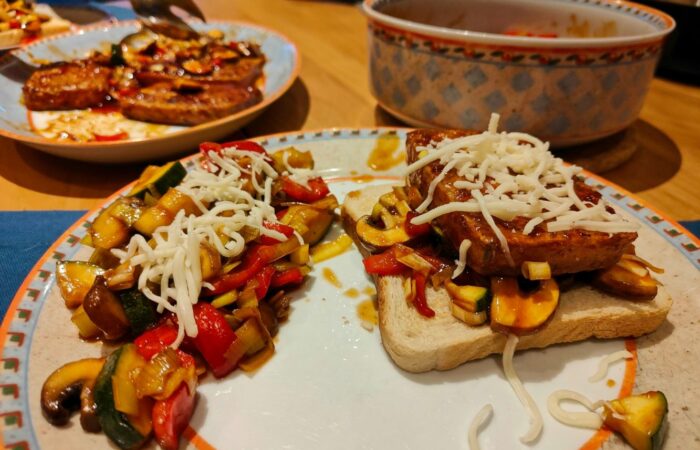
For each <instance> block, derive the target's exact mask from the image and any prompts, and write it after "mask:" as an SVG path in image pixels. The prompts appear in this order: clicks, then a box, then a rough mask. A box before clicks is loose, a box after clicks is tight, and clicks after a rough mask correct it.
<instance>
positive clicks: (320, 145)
mask: <svg viewBox="0 0 700 450" xmlns="http://www.w3.org/2000/svg"><path fill="white" fill-rule="evenodd" d="M407 131H408V130H406V129H394V128H364V129H327V130H319V131H307V132H297V133H287V134H279V135H273V136H267V137H262V138H258V139H256V140H258V141H259V142H260V143H261V144H262V145H263V146H265V147H266V148H267V149H268V150H272V151H274V150H275V149H279V148H284V147H287V146H294V147H296V148H298V149H301V150H309V151H311V152H312V154H313V156H314V160H315V162H316V169H317V170H318V171H319V172H320V173H321V174H322V175H323V176H324V177H325V178H326V179H327V181H328V182H329V186H330V188H331V191H332V192H333V193H334V194H336V196H338V198H339V200H341V201H342V199H343V198H344V196H345V195H346V194H347V193H348V192H350V191H352V190H356V189H359V188H361V187H364V186H367V185H368V184H387V183H396V182H398V181H400V179H401V178H400V176H401V171H402V164H403V163H402V162H401V159H402V158H401V156H400V155H401V152H402V151H403V142H404V139H405V136H406V133H407ZM392 153H393V156H390V155H391V154H392ZM372 155H373V156H372ZM377 156H383V158H380V159H379V160H378V159H377ZM183 162H184V164H185V166H186V167H188V168H191V167H193V165H194V164H195V163H196V156H193V157H189V158H185V159H184V160H183ZM370 166H373V167H376V168H381V169H382V170H374V169H372V168H370ZM585 177H586V180H587V182H588V183H590V184H592V185H594V186H596V187H597V188H598V189H599V190H600V191H601V192H602V194H603V196H604V197H605V198H606V199H607V200H608V201H610V202H611V203H612V204H614V205H615V206H616V207H618V208H619V209H620V210H622V211H623V212H624V213H625V214H626V215H628V216H629V217H630V218H631V219H632V220H635V221H637V222H639V223H640V224H641V228H640V231H639V234H640V238H639V239H638V246H637V249H638V253H639V254H640V255H641V256H643V257H645V258H647V259H649V260H651V261H652V262H653V263H654V264H656V265H659V266H662V267H664V268H665V269H666V272H665V273H664V274H662V275H660V276H659V278H660V281H661V282H663V283H664V285H665V286H666V289H667V290H668V292H669V293H670V294H671V296H672V297H673V298H674V307H673V308H672V310H671V313H670V315H669V317H668V320H667V321H666V322H665V323H664V324H663V325H662V327H661V328H660V329H659V330H658V331H657V332H655V333H654V334H652V335H650V336H648V337H643V338H640V339H637V340H634V339H628V340H624V339H616V340H609V341H597V340H589V341H585V342H580V343H574V344H566V345H556V346H552V347H549V348H546V349H541V350H528V351H524V352H519V353H517V354H516V357H515V367H516V370H517V371H518V373H519V375H520V377H521V379H522V380H523V382H524V385H525V387H526V388H527V389H528V391H529V392H530V393H531V394H532V395H533V397H534V398H535V401H536V403H537V404H538V405H539V407H540V409H541V411H542V415H543V418H544V430H543V433H542V436H541V437H540V438H539V439H538V440H537V441H536V442H535V444H534V445H533V446H532V447H533V448H538V449H539V448H541V449H561V448H586V449H594V448H599V447H600V446H601V445H602V444H603V443H604V442H605V443H606V445H610V446H612V448H615V447H616V446H620V448H627V447H625V445H624V444H622V443H621V440H620V439H619V438H618V437H616V436H615V435H612V434H611V433H610V432H609V431H605V430H601V431H597V432H596V431H591V430H585V429H577V428H571V427H567V426H564V425H562V424H560V423H559V422H557V421H555V420H554V419H553V418H552V417H551V416H550V415H549V414H548V413H547V409H546V402H547V397H548V396H549V394H550V393H552V392H553V391H554V390H557V389H573V390H576V391H578V392H581V393H583V394H584V395H586V396H587V397H588V398H591V399H612V398H616V397H618V396H622V395H627V394H629V393H631V392H635V393H637V392H645V391H648V390H661V391H663V392H665V393H666V395H667V397H668V399H669V409H670V413H669V419H670V421H671V427H670V432H669V435H668V436H667V444H668V446H669V447H668V448H674V447H679V448H680V447H683V444H685V443H687V442H688V441H689V440H692V436H694V434H693V433H695V431H694V430H695V428H694V426H693V421H694V420H696V419H697V412H695V411H694V408H695V405H697V404H698V400H700V398H699V394H698V391H697V389H696V386H697V383H696V379H697V377H696V374H697V373H698V370H699V369H700V367H699V364H700V362H698V360H697V358H694V357H691V356H690V355H689V354H687V353H686V349H687V348H688V344H687V343H688V342H694V340H696V339H697V332H696V331H694V330H695V329H696V327H697V325H695V328H694V327H693V325H694V320H696V319H697V317H698V316H699V314H698V312H699V311H700V306H699V305H698V302H697V299H696V298H692V296H693V292H694V290H696V289H697V288H696V286H698V285H700V271H699V270H698V269H699V268H700V261H699V260H698V257H699V253H698V252H700V242H699V241H698V240H697V239H696V238H694V237H693V236H692V235H690V234H689V233H687V232H686V231H685V230H684V229H683V228H682V227H681V226H680V225H678V224H677V223H676V222H674V221H673V220H671V219H668V218H666V217H665V216H663V215H662V214H661V213H659V212H657V211H656V210H654V209H651V208H650V207H648V206H646V205H645V204H644V203H643V202H641V201H640V200H639V199H637V198H636V197H634V196H633V195H631V194H629V193H628V192H626V191H624V190H623V189H621V188H619V187H617V186H615V185H612V184H611V183H609V182H607V181H605V180H603V179H601V178H599V177H596V176H593V175H592V174H590V173H585ZM128 189H129V186H127V187H125V188H124V189H122V190H120V191H119V192H117V193H115V194H114V195H113V196H112V197H110V198H108V199H106V200H105V204H108V203H109V202H110V201H112V200H113V199H114V198H116V197H117V196H118V195H122V194H124V193H125V192H127V191H128ZM97 212H98V211H97V210H96V211H92V212H89V213H88V214H86V215H85V217H83V218H81V219H80V220H79V221H78V222H76V223H75V224H74V225H73V226H72V227H70V228H69V229H68V230H66V232H65V233H64V234H63V236H61V237H60V238H59V239H58V240H57V241H56V243H55V244H54V245H53V246H52V247H51V248H50V249H49V250H48V251H47V253H46V254H45V255H44V256H43V257H42V258H41V259H40V260H39V261H38V262H37V264H36V266H35V267H34V269H33V270H32V271H31V272H30V273H29V274H28V276H27V278H26V280H25V281H24V283H23V284H22V286H21V288H20V289H19V291H18V292H17V294H16V296H15V298H14V300H13V302H12V304H11V306H10V309H9V311H8V313H7V315H6V317H5V319H4V321H3V324H2V328H1V330H0V338H1V339H2V343H3V344H2V356H1V359H2V361H0V368H1V369H2V371H1V372H0V385H2V390H1V391H0V393H1V395H2V397H0V421H2V423H3V429H2V434H1V435H0V437H1V438H2V440H3V443H4V446H5V447H6V448H17V449H19V448H29V449H38V448H47V449H48V448H56V446H55V443H56V442H59V441H60V442H61V443H63V448H95V449H97V448H110V445H109V443H108V441H107V438H106V437H105V436H104V435H103V434H86V433H84V432H83V431H82V429H81V428H80V426H79V425H78V421H77V417H74V418H73V419H72V421H71V425H70V426H67V427H62V428H56V427H52V426H51V425H49V424H48V423H47V422H46V421H45V420H44V418H43V417H42V415H41V410H40V405H39V393H40V389H41V385H42V383H43V381H44V380H45V378H46V377H47V376H48V375H49V374H50V373H51V372H52V371H53V370H55V369H56V368H57V367H59V366H60V365H62V364H64V363H66V362H68V361H72V360H75V359H78V358H82V357H91V356H99V355H101V354H104V353H105V351H106V349H105V348H103V347H102V345H101V344H100V343H97V342H85V341H81V340H80V339H79V338H78V337H77V333H76V331H75V329H74V327H73V325H72V324H71V323H70V321H69V319H70V312H69V311H68V310H67V309H66V308H65V307H64V306H63V301H62V300H61V299H60V296H59V294H58V292H57V288H56V286H55V275H54V271H55V264H56V261H60V260H66V259H83V258H85V257H87V256H88V255H89V253H90V249H88V248H86V247H83V246H82V245H81V244H80V243H79V241H80V239H81V237H82V236H84V235H85V233H86V229H87V226H88V224H89V222H90V220H91V219H92V218H94V217H95V216H96V214H97ZM341 233H343V231H342V229H341V228H340V226H339V225H338V224H336V225H334V227H333V228H332V230H331V234H330V236H329V237H328V238H327V239H333V238H335V237H337V236H338V235H340V234H341ZM361 261H362V258H361V256H360V254H359V252H358V251H357V250H356V249H355V248H354V247H351V248H349V249H348V250H347V251H346V252H344V253H342V254H340V255H338V256H336V257H334V258H332V259H329V260H326V261H323V262H320V263H318V264H316V265H315V266H314V268H313V271H312V272H311V274H310V279H309V280H307V282H306V283H305V285H304V287H303V288H302V289H300V290H298V291H296V292H294V295H293V297H294V301H293V302H292V310H291V314H290V318H289V320H288V321H287V322H286V323H284V324H283V325H282V326H281V328H280V332H279V335H278V337H277V338H276V354H275V356H274V357H273V358H272V359H271V360H270V361H268V362H267V363H266V364H265V365H264V366H263V367H262V368H261V369H259V370H258V371H257V372H255V373H253V374H248V373H242V372H240V371H237V372H234V373H232V374H231V375H229V376H228V377H226V378H224V379H221V380H215V379H213V378H212V377H211V376H207V377H206V378H205V379H203V380H202V381H201V384H200V385H199V386H198V388H197V392H198V400H197V405H196V408H195V414H194V416H193V418H192V420H191V422H190V426H189V427H188V429H187V431H186V432H185V438H184V439H183V444H182V445H183V446H187V447H190V448H198V449H209V448H222V449H223V448H265V449H267V448H303V449H327V448H334V449H356V448H392V449H393V448H402V449H403V448H415V449H424V448H455V449H466V448H468V442H467V428H468V426H469V423H470V422H471V420H472V418H473V417H474V416H475V414H476V413H477V411H479V409H481V407H482V406H483V405H484V404H485V403H491V404H492V405H493V407H494V416H493V417H492V419H491V420H490V422H489V423H488V424H487V425H486V426H485V428H484V429H483V430H482V431H481V433H480V435H479V440H480V443H481V446H482V448H518V447H519V446H520V443H519V440H518V438H519V436H521V435H522V434H524V433H525V431H526V430H527V428H528V417H527V415H526V413H525V412H524V410H523V408H522V407H521V405H520V404H519V402H518V400H517V399H516V397H515V396H514V395H513V393H512V391H511V388H510V386H509V385H508V383H507V381H506V380H505V377H504V375H503V371H502V368H501V364H500V358H498V357H488V358H485V359H483V360H480V361H474V362H470V363H467V364H464V365H462V366H460V367H458V368H456V369H453V370H450V371H446V372H429V373H424V374H412V373H408V372H404V371H402V370H401V369H399V368H398V367H396V366H395V365H394V364H393V363H392V361H391V359H390V358H389V357H388V356H387V354H386V353H385V352H384V349H383V347H382V345H381V337H380V335H379V332H378V329H377V327H376V325H374V326H372V321H373V317H372V311H373V306H372V305H373V303H372V302H373V299H374V296H375V292H374V288H373V285H372V282H371V280H370V279H369V278H368V277H367V276H366V275H365V274H364V272H363V270H362V263H361ZM622 349H627V350H629V351H631V352H632V353H633V354H634V358H632V359H629V360H626V361H624V362H623V361H618V362H616V363H614V364H612V365H611V366H610V370H609V372H608V374H607V376H606V378H605V379H604V380H602V381H600V382H597V383H590V382H589V381H588V378H589V377H590V376H591V375H592V374H593V373H595V372H596V370H597V367H598V363H599V361H600V359H601V358H602V357H603V356H605V355H608V354H610V353H612V352H615V351H618V350H622ZM687 405H690V406H691V408H692V409H690V411H689V412H688V410H687ZM693 414H694V416H693ZM52 444H53V445H52ZM606 448H609V447H606Z"/></svg>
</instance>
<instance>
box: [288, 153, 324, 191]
mask: <svg viewBox="0 0 700 450" xmlns="http://www.w3.org/2000/svg"><path fill="white" fill-rule="evenodd" d="M289 155H290V153H289V152H284V153H283V154H282V162H283V163H284V168H285V169H286V171H287V174H288V176H289V179H290V180H292V181H294V182H295V183H297V184H301V185H302V186H304V187H306V188H308V187H309V180H310V179H311V178H313V177H314V176H316V172H314V170H313V169H303V168H297V167H292V165H291V164H289Z"/></svg>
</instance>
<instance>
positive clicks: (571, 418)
mask: <svg viewBox="0 0 700 450" xmlns="http://www.w3.org/2000/svg"><path fill="white" fill-rule="evenodd" d="M564 400H567V401H569V402H574V403H579V404H580V405H582V406H583V407H584V408H586V409H587V411H566V410H564V409H563V408H562V407H561V406H560V405H559V404H560V403H561V402H562V401H564ZM604 404H605V402H603V401H597V402H595V403H592V402H591V401H590V400H588V399H587V398H586V397H585V396H583V395H582V394H579V393H578V392H576V391H570V390H568V389H561V390H558V391H554V392H552V394H550V396H549V398H548V399H547V409H548V410H549V414H551V415H552V417H554V418H555V419H556V420H557V421H559V422H560V423H563V424H564V425H568V426H571V427H577V428H589V429H591V430H597V429H598V428H600V427H601V426H602V425H603V419H601V417H600V415H599V414H598V413H596V412H595V410H596V409H598V408H600V407H602V406H603V405H604Z"/></svg>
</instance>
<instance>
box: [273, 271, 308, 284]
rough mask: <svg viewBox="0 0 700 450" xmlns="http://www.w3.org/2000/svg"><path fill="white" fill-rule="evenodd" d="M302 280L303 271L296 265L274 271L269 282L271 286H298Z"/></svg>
mask: <svg viewBox="0 0 700 450" xmlns="http://www.w3.org/2000/svg"><path fill="white" fill-rule="evenodd" d="M303 281H304V273H303V272H302V271H301V269H299V268H298V267H292V268H291V269H287V270H283V271H282V272H275V274H274V275H273V276H272V281H271V282H270V287H271V288H280V287H284V286H298V285H300V284H301V283H302V282H303Z"/></svg>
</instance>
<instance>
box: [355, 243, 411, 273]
mask: <svg viewBox="0 0 700 450" xmlns="http://www.w3.org/2000/svg"><path fill="white" fill-rule="evenodd" d="M362 264H364V266H365V272H367V273H368V274H370V275H402V274H404V273H406V272H408V271H409V270H410V269H409V268H408V267H407V266H406V265H404V264H402V263H401V262H399V260H398V259H396V250H395V248H394V247H391V248H390V249H389V250H386V251H384V252H383V253H379V254H377V255H372V256H368V257H367V258H365V259H364V260H362Z"/></svg>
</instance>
